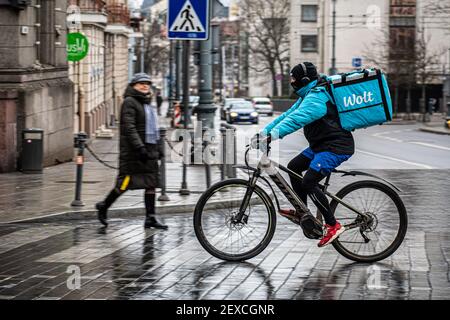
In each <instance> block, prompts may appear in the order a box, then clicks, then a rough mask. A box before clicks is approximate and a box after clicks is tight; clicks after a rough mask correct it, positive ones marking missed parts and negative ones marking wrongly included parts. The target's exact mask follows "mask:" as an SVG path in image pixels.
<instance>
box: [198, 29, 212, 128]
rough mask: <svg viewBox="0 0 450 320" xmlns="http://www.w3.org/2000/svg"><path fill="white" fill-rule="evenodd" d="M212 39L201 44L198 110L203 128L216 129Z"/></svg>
mask: <svg viewBox="0 0 450 320" xmlns="http://www.w3.org/2000/svg"><path fill="white" fill-rule="evenodd" d="M211 51H212V39H211V37H209V39H208V40H205V41H201V42H200V70H199V81H198V93H199V96H200V101H199V105H198V107H197V108H196V112H197V120H198V121H201V123H202V129H203V128H211V129H213V128H214V116H215V112H216V109H217V107H216V106H214V104H213V102H214V101H213V93H212V71H213V70H212V55H211Z"/></svg>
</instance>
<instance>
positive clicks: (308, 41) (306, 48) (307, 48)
mask: <svg viewBox="0 0 450 320" xmlns="http://www.w3.org/2000/svg"><path fill="white" fill-rule="evenodd" d="M302 52H317V36H316V35H302Z"/></svg>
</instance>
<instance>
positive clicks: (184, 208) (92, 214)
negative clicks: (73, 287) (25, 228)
mask: <svg viewBox="0 0 450 320" xmlns="http://www.w3.org/2000/svg"><path fill="white" fill-rule="evenodd" d="M240 200H241V198H232V199H228V200H220V201H214V202H211V203H209V206H208V208H207V210H211V209H217V208H223V205H224V204H227V203H231V202H236V201H240ZM251 203H252V204H256V203H258V202H257V201H251ZM196 205H197V203H191V204H182V205H167V206H163V207H156V211H157V214H177V213H184V214H186V213H189V214H193V213H194V209H195V206H196ZM144 210H145V208H144V207H123V208H114V209H110V210H108V218H109V219H117V218H130V217H133V218H135V217H142V218H143V217H144V216H145V213H144ZM93 219H97V211H96V210H78V211H75V210H73V211H65V212H59V213H52V214H48V215H45V216H41V217H34V218H28V219H21V220H15V221H7V222H1V223H0V225H5V224H14V223H52V222H65V221H77V220H93Z"/></svg>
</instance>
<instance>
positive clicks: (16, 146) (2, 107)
mask: <svg viewBox="0 0 450 320" xmlns="http://www.w3.org/2000/svg"><path fill="white" fill-rule="evenodd" d="M17 3H18V2H17V1H5V0H2V1H0V28H1V30H2V32H0V172H10V171H15V170H17V169H20V162H21V161H20V160H21V149H22V142H21V140H22V138H21V136H22V130H23V129H25V128H40V129H43V130H44V141H43V148H44V150H43V151H44V165H53V164H56V163H60V162H64V161H68V160H70V159H71V158H72V155H73V113H74V109H73V83H72V81H70V79H69V70H68V64H67V58H66V7H67V1H65V0H49V1H41V0H31V1H24V2H21V3H23V5H22V6H15V5H14V4H17Z"/></svg>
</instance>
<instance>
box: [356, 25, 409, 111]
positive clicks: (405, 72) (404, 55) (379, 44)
mask: <svg viewBox="0 0 450 320" xmlns="http://www.w3.org/2000/svg"><path fill="white" fill-rule="evenodd" d="M392 40H393V39H392V38H391V35H390V31H386V32H383V33H382V35H381V36H380V37H377V40H375V41H374V42H373V43H371V44H370V46H366V48H365V50H364V51H365V52H364V58H365V60H366V61H367V62H368V63H367V65H366V67H377V68H380V69H382V70H383V72H385V73H386V74H387V75H388V81H389V83H390V86H391V90H392V88H393V91H394V101H393V115H394V117H397V112H398V104H399V101H398V97H399V88H400V87H404V88H406V93H407V98H406V116H405V119H408V120H409V119H411V90H412V89H413V87H414V86H415V85H416V80H415V76H414V74H415V68H414V60H415V57H414V55H415V53H414V50H413V49H412V48H409V49H408V48H398V47H396V45H395V44H394V41H392Z"/></svg>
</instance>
